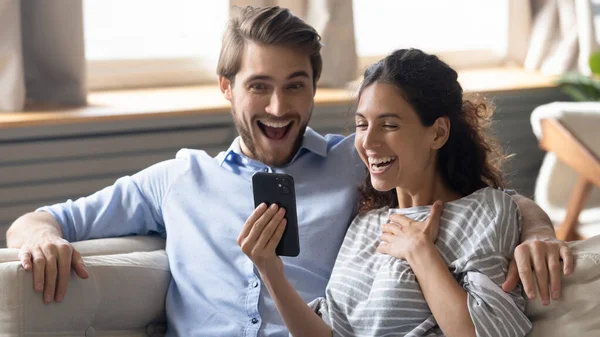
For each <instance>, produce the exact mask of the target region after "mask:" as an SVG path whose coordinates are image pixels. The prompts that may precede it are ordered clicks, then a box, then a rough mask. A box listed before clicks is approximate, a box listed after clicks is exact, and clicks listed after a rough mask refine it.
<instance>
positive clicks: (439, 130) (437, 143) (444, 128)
mask: <svg viewBox="0 0 600 337" xmlns="http://www.w3.org/2000/svg"><path fill="white" fill-rule="evenodd" d="M431 127H432V128H433V142H432V143H431V148H432V149H434V150H439V149H441V148H442V146H444V144H446V142H447V141H448V137H450V119H449V118H448V117H440V118H438V119H436V120H435V122H433V125H432V126H431Z"/></svg>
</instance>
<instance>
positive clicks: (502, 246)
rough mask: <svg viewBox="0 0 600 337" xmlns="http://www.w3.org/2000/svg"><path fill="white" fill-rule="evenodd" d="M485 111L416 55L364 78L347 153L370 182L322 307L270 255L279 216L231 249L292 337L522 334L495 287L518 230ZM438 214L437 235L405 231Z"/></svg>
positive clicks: (453, 78)
mask: <svg viewBox="0 0 600 337" xmlns="http://www.w3.org/2000/svg"><path fill="white" fill-rule="evenodd" d="M491 110H492V109H491V108H490V107H489V106H488V105H487V104H486V103H485V102H484V101H481V102H477V101H469V100H463V95H462V88H461V86H460V84H459V83H458V82H457V74H456V72H455V71H454V70H453V69H451V68H450V67H449V66H448V65H446V64H445V63H444V62H442V61H440V60H439V59H438V58H437V57H436V56H434V55H428V54H425V53H423V52H422V51H419V50H415V49H408V50H398V51H395V52H394V53H392V54H391V55H389V56H388V57H386V58H385V59H383V60H381V61H379V62H378V63H376V64H374V65H372V66H371V67H370V68H369V69H367V71H366V72H365V76H364V81H363V83H362V85H361V88H360V91H359V100H358V107H357V112H356V136H355V146H356V150H357V152H358V153H359V155H360V156H361V158H362V160H363V162H364V163H365V165H366V166H367V169H368V171H369V175H368V176H367V178H366V181H365V182H364V184H363V186H361V201H360V204H359V214H358V216H357V217H356V218H355V220H354V221H353V223H352V224H351V226H350V228H349V229H348V232H347V234H346V237H345V239H344V243H343V245H342V248H341V250H340V252H339V255H338V258H337V260H336V264H335V267H334V269H333V272H332V276H331V279H330V282H329V284H328V286H327V291H326V298H322V299H318V300H316V301H315V302H313V303H311V305H310V307H309V306H306V304H304V302H303V301H302V299H301V297H300V296H299V295H298V293H297V292H296V291H295V290H294V289H293V288H292V286H291V285H290V284H289V282H288V281H287V279H286V278H285V274H284V271H283V264H282V262H281V259H280V258H279V257H277V256H276V255H275V246H276V245H277V242H278V241H279V238H280V237H281V235H282V233H283V230H284V228H285V220H284V219H283V216H284V212H285V211H284V210H283V209H280V210H278V209H277V207H276V206H273V207H270V208H269V209H268V210H267V208H266V206H265V205H261V206H260V207H258V208H257V210H255V212H254V213H253V214H252V215H251V216H250V218H249V219H248V222H247V225H246V226H245V228H244V230H243V231H242V233H241V234H240V237H239V239H238V243H239V244H240V245H241V246H242V250H243V251H244V253H246V254H247V255H248V256H249V257H250V258H251V259H252V261H253V262H254V264H255V265H256V267H257V269H258V271H259V273H260V275H261V277H262V279H263V281H264V283H265V284H266V286H267V289H268V290H269V292H270V294H271V296H272V297H273V299H274V301H275V303H276V305H277V308H278V310H279V312H280V313H281V315H282V318H283V320H284V321H285V323H286V325H287V326H288V328H289V330H290V332H291V334H292V335H293V336H296V337H297V336H331V335H332V334H333V335H335V336H338V335H339V336H442V335H445V336H525V335H526V334H527V332H528V331H529V330H530V329H531V323H530V322H529V320H528V319H527V317H526V316H525V315H524V314H523V310H524V307H525V299H524V297H522V295H521V292H520V289H517V290H515V291H513V292H512V293H508V294H507V293H504V292H503V291H502V290H501V288H500V286H501V284H502V282H503V281H504V279H505V276H506V272H507V270H508V264H509V258H510V257H511V256H512V254H513V250H514V248H515V247H516V245H517V243H518V241H519V235H520V226H521V225H520V215H519V210H518V208H517V206H516V204H515V203H514V202H513V201H512V198H511V197H510V196H509V195H507V194H506V193H504V192H502V191H501V190H499V189H498V188H502V187H503V177H502V174H501V172H500V171H499V169H498V164H499V160H498V159H499V158H500V156H499V151H498V150H496V149H497V148H496V147H495V146H494V143H493V142H492V141H491V140H490V139H489V138H487V135H486V128H485V126H486V124H487V121H488V118H489V117H490V115H491ZM434 202H435V203H434ZM432 205H433V206H432ZM442 205H443V206H442ZM442 207H443V216H442V219H441V224H439V226H438V224H436V223H434V222H433V221H428V222H424V223H425V225H424V226H423V225H422V224H421V223H418V222H415V221H412V220H416V221H423V220H424V219H426V218H427V216H428V215H429V214H433V213H437V212H441V211H442ZM393 214H402V216H398V215H396V216H394V219H400V220H398V221H397V222H399V223H392V222H388V219H390V217H391V216H392V215H393ZM432 218H435V217H433V216H432ZM265 219H268V220H269V221H268V224H266V225H265V226H262V227H261V228H259V227H258V226H257V227H254V224H255V223H264V222H265V221H264V220H265ZM381 224H384V225H383V226H382V225H381Z"/></svg>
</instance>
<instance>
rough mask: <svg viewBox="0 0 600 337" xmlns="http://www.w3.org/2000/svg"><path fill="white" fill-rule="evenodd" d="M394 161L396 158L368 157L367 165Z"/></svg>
mask: <svg viewBox="0 0 600 337" xmlns="http://www.w3.org/2000/svg"><path fill="white" fill-rule="evenodd" d="M394 159H396V157H381V158H373V157H369V164H371V165H374V164H381V163H388V162H391V161H392V160H394Z"/></svg>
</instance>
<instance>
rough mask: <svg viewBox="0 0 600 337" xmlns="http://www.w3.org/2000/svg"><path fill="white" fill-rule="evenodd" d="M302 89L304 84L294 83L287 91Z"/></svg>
mask: <svg viewBox="0 0 600 337" xmlns="http://www.w3.org/2000/svg"><path fill="white" fill-rule="evenodd" d="M302 88H304V84H302V83H294V84H290V85H289V86H288V89H292V90H300V89H302Z"/></svg>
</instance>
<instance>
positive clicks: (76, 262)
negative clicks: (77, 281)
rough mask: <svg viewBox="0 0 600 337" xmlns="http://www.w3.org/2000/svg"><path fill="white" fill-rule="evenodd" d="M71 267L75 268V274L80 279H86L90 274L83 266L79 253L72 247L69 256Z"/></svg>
mask: <svg viewBox="0 0 600 337" xmlns="http://www.w3.org/2000/svg"><path fill="white" fill-rule="evenodd" d="M71 267H72V268H73V270H75V273H76V274H77V276H79V277H81V278H82V279H86V278H88V277H89V276H90V275H89V273H88V271H87V269H86V268H85V264H84V263H83V259H82V258H81V254H80V253H79V252H78V251H76V250H75V249H73V255H72V256H71Z"/></svg>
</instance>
